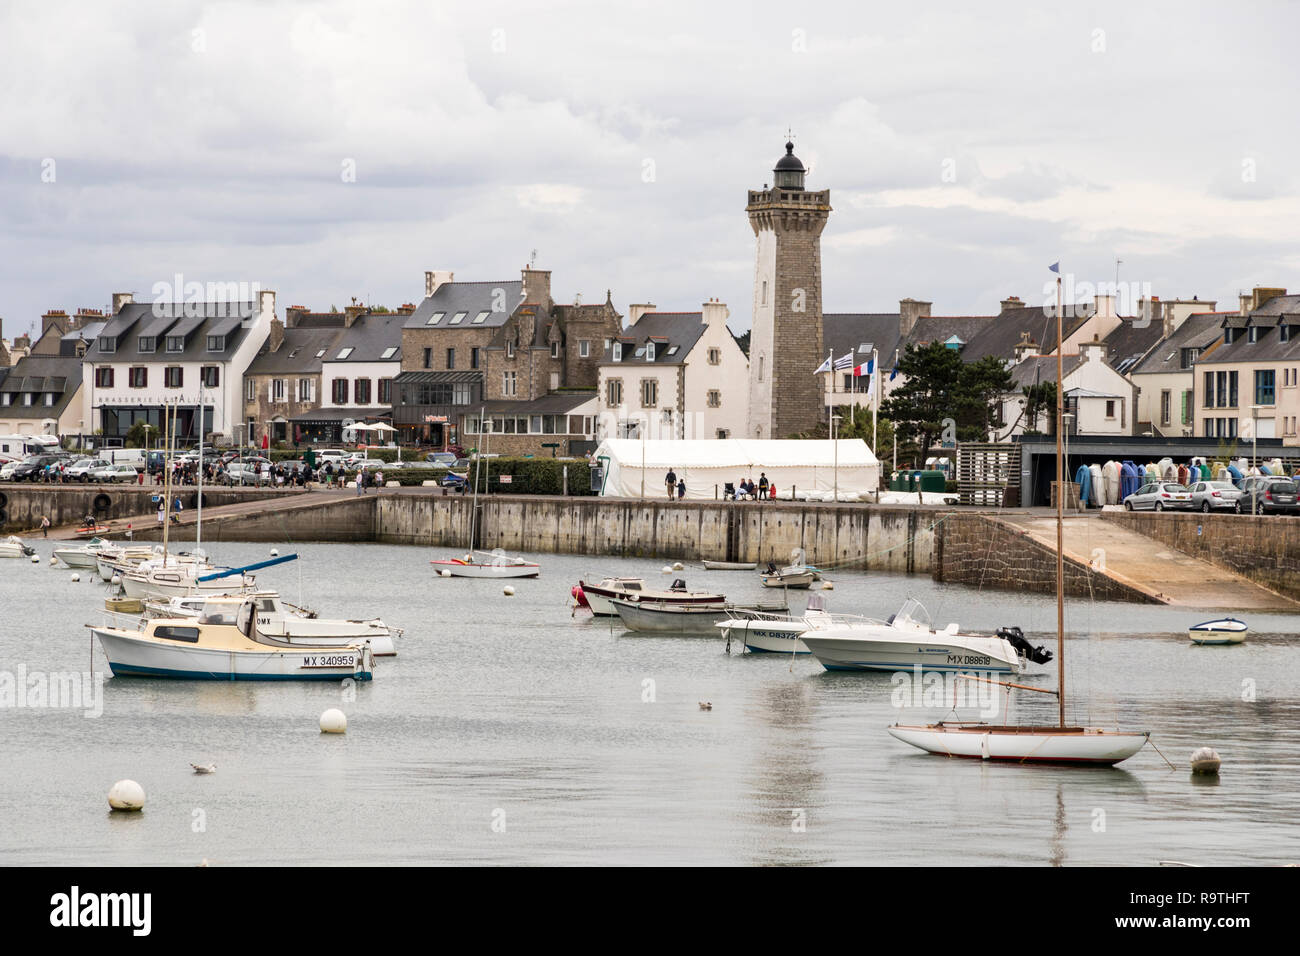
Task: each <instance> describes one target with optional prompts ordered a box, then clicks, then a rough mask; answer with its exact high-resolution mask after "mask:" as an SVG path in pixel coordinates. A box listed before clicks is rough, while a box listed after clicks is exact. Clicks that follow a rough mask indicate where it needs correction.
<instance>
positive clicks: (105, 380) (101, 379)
mask: <svg viewBox="0 0 1300 956" xmlns="http://www.w3.org/2000/svg"><path fill="white" fill-rule="evenodd" d="M95 387H96V388H112V387H113V369H112V368H97V369H95Z"/></svg>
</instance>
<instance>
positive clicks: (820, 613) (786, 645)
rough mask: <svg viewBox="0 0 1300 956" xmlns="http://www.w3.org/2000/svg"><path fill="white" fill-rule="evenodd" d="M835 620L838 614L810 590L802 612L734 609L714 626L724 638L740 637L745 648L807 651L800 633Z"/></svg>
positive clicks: (793, 652) (777, 651) (779, 652)
mask: <svg viewBox="0 0 1300 956" xmlns="http://www.w3.org/2000/svg"><path fill="white" fill-rule="evenodd" d="M839 620H841V618H837V617H836V616H835V615H832V614H831V613H830V612H828V611H827V610H826V605H825V603H824V602H823V601H822V598H821V595H820V594H814V595H811V596H810V597H809V598H808V608H807V610H806V611H805V612H804V613H803V614H802V615H793V614H774V613H771V612H768V611H747V610H740V609H737V610H736V611H735V612H734V613H733V614H732V615H731V616H730V617H728V618H727V619H726V620H725V621H719V622H718V623H717V624H715V625H714V626H715V627H716V628H718V630H720V631H721V632H722V636H723V637H724V638H725V639H726V640H727V641H740V642H741V644H743V645H744V648H745V650H747V651H754V652H756V653H772V654H807V653H808V645H806V644H805V643H804V642H803V641H802V640H800V638H801V637H802V636H803V634H805V633H806V632H808V631H812V630H816V629H818V628H824V627H830V626H831V625H832V624H833V623H836V622H837V621H839Z"/></svg>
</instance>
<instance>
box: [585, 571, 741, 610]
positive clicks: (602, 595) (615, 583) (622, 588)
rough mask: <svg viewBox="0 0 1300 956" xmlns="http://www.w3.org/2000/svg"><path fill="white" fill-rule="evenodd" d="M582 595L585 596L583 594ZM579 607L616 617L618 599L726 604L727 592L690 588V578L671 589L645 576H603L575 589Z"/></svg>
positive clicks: (676, 583) (680, 581)
mask: <svg viewBox="0 0 1300 956" xmlns="http://www.w3.org/2000/svg"><path fill="white" fill-rule="evenodd" d="M579 595H581V596H579ZM573 596H574V598H575V599H577V601H578V604H579V606H580V607H581V606H584V602H585V606H586V607H589V608H591V613H592V614H594V615H595V616H597V617H616V616H617V615H618V611H617V610H616V609H615V607H614V605H613V604H612V603H611V602H612V601H613V600H614V599H615V598H621V599H623V600H625V601H669V602H672V603H673V604H725V603H726V600H727V598H726V595H723V594H718V593H717V592H715V591H688V590H687V589H686V581H685V580H683V579H682V578H677V579H676V580H674V581H673V583H672V584H671V585H670V586H669V587H668V589H667V590H663V589H661V588H660V589H656V588H649V587H646V582H645V579H644V578H603V579H601V581H600V583H599V584H588V583H587V582H586V581H579V582H578V586H577V588H576V589H575V591H574V595H573Z"/></svg>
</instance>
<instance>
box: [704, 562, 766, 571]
mask: <svg viewBox="0 0 1300 956" xmlns="http://www.w3.org/2000/svg"><path fill="white" fill-rule="evenodd" d="M704 568H705V570H707V571H755V570H757V569H758V562H757V561H705V562H704Z"/></svg>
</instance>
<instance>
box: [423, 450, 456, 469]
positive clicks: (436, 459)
mask: <svg viewBox="0 0 1300 956" xmlns="http://www.w3.org/2000/svg"><path fill="white" fill-rule="evenodd" d="M424 460H425V461H426V462H428V463H429V464H431V465H436V466H438V467H440V468H450V467H452V466H453V465H455V464H456V453H455V452H450V451H431V452H429V454H427V455H425V456H424Z"/></svg>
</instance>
